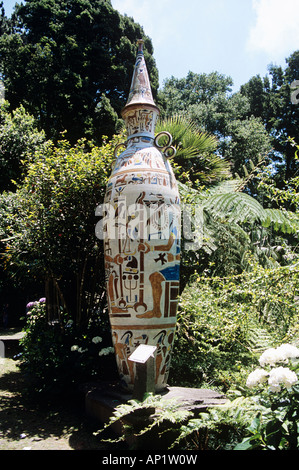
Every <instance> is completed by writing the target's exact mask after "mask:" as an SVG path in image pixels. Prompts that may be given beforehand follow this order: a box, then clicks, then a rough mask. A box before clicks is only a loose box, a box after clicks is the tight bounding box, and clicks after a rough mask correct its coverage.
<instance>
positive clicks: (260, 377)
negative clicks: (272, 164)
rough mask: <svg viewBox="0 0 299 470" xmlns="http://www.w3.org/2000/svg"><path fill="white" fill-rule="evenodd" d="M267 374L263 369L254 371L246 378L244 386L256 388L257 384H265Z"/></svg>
mask: <svg viewBox="0 0 299 470" xmlns="http://www.w3.org/2000/svg"><path fill="white" fill-rule="evenodd" d="M268 375H269V373H268V372H267V371H266V370H264V369H256V370H254V371H253V372H251V374H249V376H248V377H247V382H246V385H247V387H249V388H252V387H256V386H257V385H258V384H260V383H263V382H266V381H267V377H268Z"/></svg>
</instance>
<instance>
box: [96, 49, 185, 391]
mask: <svg viewBox="0 0 299 470" xmlns="http://www.w3.org/2000/svg"><path fill="white" fill-rule="evenodd" d="M140 64H141V65H140ZM140 67H142V80H143V81H142V85H143V87H144V88H142V90H143V91H142V90H141V88H140V81H138V83H137V85H136V80H137V78H138V76H139V75H140V74H139V75H138V70H139V68H140ZM144 77H145V78H144ZM146 77H148V76H147V71H146V67H145V63H144V58H143V53H142V48H141V47H140V45H139V50H138V54H137V60H136V65H135V70H134V75H133V80H132V86H131V92H130V95H129V100H128V103H127V105H126V107H125V108H124V110H123V118H124V120H125V122H126V127H127V130H128V140H127V142H126V144H125V146H126V150H124V151H123V152H122V153H121V154H120V155H119V156H117V158H116V162H115V165H114V168H113V170H112V174H111V177H110V179H109V182H108V184H107V189H106V196H105V206H106V208H107V210H106V226H105V232H104V233H105V237H104V250H105V272H106V282H107V298H108V307H109V318H110V324H111V330H112V338H113V344H114V348H115V354H116V361H117V365H118V370H119V374H120V377H121V379H122V381H123V384H124V385H125V386H126V387H127V388H129V389H132V387H133V385H134V378H135V365H134V362H132V361H130V360H128V357H129V356H130V354H131V353H132V352H133V351H134V350H135V349H136V347H137V346H138V345H139V344H149V345H152V346H157V350H156V353H155V383H156V391H159V390H162V389H163V388H165V386H166V384H167V377H168V372H169V366H170V356H171V350H172V345H173V340H174V334H175V325H176V312H177V297H178V293H179V263H180V206H179V193H178V187H177V183H176V180H175V177H174V174H173V171H172V169H171V166H170V162H169V160H168V159H167V158H166V157H165V156H164V155H163V153H161V151H160V149H159V148H157V147H156V146H155V145H154V142H155V141H154V129H155V123H156V120H157V117H158V113H159V110H158V108H156V106H155V104H154V102H153V100H152V97H151V91H150V92H149V90H150V87H149V81H148V83H147V80H148V79H147V80H146ZM134 90H135V92H134ZM136 90H137V91H136ZM144 90H145V92H144ZM144 96H145V98H144ZM132 100H133V101H134V102H133V103H132ZM146 100H147V102H145V101H146Z"/></svg>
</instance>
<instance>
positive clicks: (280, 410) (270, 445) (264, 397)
mask: <svg viewBox="0 0 299 470" xmlns="http://www.w3.org/2000/svg"><path fill="white" fill-rule="evenodd" d="M298 358H299V349H298V348H297V347H296V346H293V345H291V344H282V345H281V346H279V347H277V348H270V349H267V350H266V351H265V352H264V353H263V354H262V355H261V356H260V358H259V364H260V366H261V367H262V368H258V369H256V370H254V371H253V372H251V373H250V374H249V376H248V378H247V382H246V385H247V387H249V388H250V389H253V388H257V389H259V391H260V395H258V396H257V401H258V403H259V404H260V412H259V414H258V416H257V417H256V418H255V419H254V421H253V422H252V423H251V425H250V426H249V427H248V429H247V431H249V436H246V437H245V439H243V441H242V442H241V443H240V444H238V445H237V446H236V448H235V449H237V450H248V449H264V450H295V449H296V450H298V449H299V428H298V420H299V380H298V374H299V360H298ZM265 385H267V386H268V387H267V388H266V389H265Z"/></svg>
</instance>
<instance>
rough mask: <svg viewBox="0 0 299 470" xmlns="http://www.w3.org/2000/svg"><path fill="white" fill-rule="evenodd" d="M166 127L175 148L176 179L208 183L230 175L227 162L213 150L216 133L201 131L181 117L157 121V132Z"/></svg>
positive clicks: (215, 144)
mask: <svg viewBox="0 0 299 470" xmlns="http://www.w3.org/2000/svg"><path fill="white" fill-rule="evenodd" d="M165 130H166V131H168V132H170V134H171V136H172V145H174V147H175V148H176V155H175V159H174V164H173V166H174V171H175V173H176V177H177V178H178V180H179V181H181V182H184V181H186V182H191V183H192V184H194V185H195V186H198V185H201V184H208V185H209V184H212V183H215V182H217V181H221V180H223V179H227V178H228V177H229V176H230V167H229V164H228V163H227V161H226V160H224V159H222V158H220V157H219V156H218V155H217V154H216V153H215V150H216V147H217V139H216V138H215V136H213V135H210V134H208V133H207V132H201V131H200V130H199V129H198V128H197V126H196V125H195V123H194V122H192V121H191V120H190V119H188V118H186V117H183V116H175V117H171V118H167V119H163V120H160V121H159V122H158V124H157V126H156V133H159V132H161V131H165Z"/></svg>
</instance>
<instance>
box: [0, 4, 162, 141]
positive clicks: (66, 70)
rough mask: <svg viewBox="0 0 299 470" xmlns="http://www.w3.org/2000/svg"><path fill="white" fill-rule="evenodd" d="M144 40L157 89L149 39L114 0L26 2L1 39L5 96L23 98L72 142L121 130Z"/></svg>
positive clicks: (51, 132)
mask: <svg viewBox="0 0 299 470" xmlns="http://www.w3.org/2000/svg"><path fill="white" fill-rule="evenodd" d="M139 38H143V39H144V41H145V42H144V44H145V58H146V62H147V67H148V70H149V74H150V77H151V84H152V87H153V92H154V93H155V92H156V90H157V88H158V72H157V68H156V66H155V61H154V59H153V57H152V54H153V47H152V43H151V40H150V39H149V38H148V37H147V36H145V34H144V31H143V28H142V27H141V26H140V25H139V24H137V23H135V22H134V20H133V19H132V18H129V17H127V16H122V15H121V14H120V13H118V11H116V10H115V9H114V8H113V7H112V5H111V2H110V0H92V1H91V0H62V1H61V0H26V1H25V2H24V4H20V5H19V4H16V6H15V12H14V14H13V22H12V25H11V28H10V31H9V32H7V31H5V29H4V30H3V32H2V36H1V38H0V61H1V68H2V74H3V80H4V84H5V89H6V99H7V100H8V101H9V102H10V104H11V107H12V109H15V108H16V107H18V106H19V105H20V104H21V103H22V104H23V105H24V106H25V108H26V110H27V111H28V112H29V113H30V114H32V115H33V116H34V117H35V118H36V119H37V120H38V122H39V127H40V129H43V130H44V131H45V132H46V135H47V137H49V138H54V139H56V138H57V137H59V133H61V132H63V131H65V130H66V131H67V135H66V137H67V138H68V139H69V140H70V141H71V142H74V141H76V140H77V139H78V138H81V137H87V138H93V139H95V140H100V139H101V136H102V135H108V136H111V135H112V134H113V133H114V132H115V128H116V125H117V120H118V117H119V112H120V110H121V108H122V106H123V105H124V104H125V100H126V98H127V95H128V92H129V86H130V82H131V76H132V64H134V61H135V55H136V41H137V39H139Z"/></svg>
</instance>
